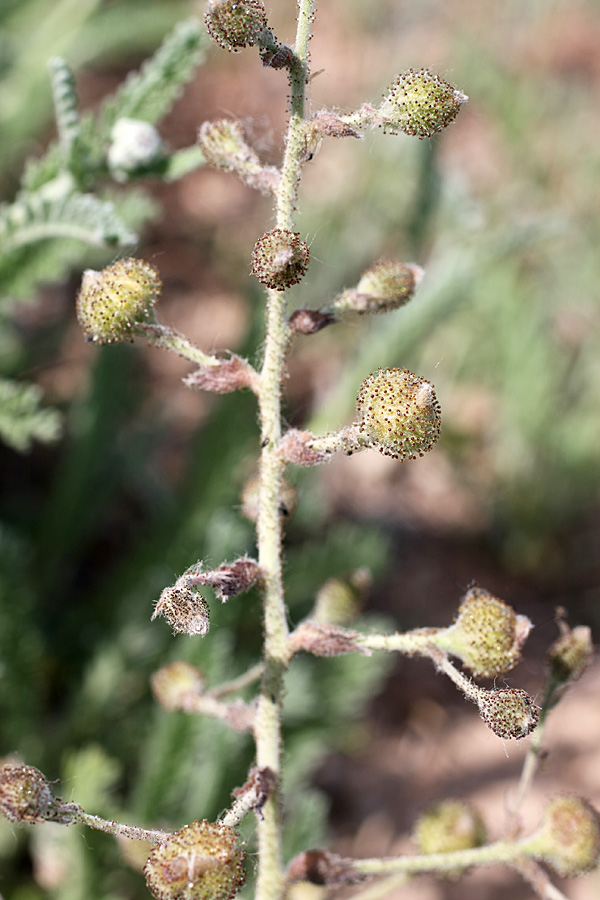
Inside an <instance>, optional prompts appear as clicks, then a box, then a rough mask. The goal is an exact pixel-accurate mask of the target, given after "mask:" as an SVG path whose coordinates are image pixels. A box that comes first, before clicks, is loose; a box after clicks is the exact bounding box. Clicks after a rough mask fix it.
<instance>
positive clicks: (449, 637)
mask: <svg viewBox="0 0 600 900" xmlns="http://www.w3.org/2000/svg"><path fill="white" fill-rule="evenodd" d="M530 630H531V622H530V621H529V619H528V618H527V616H518V615H516V613H515V611H514V609H512V607H510V606H508V604H506V603H504V602H503V601H502V600H500V599H499V598H498V597H494V596H493V594H490V593H489V592H488V591H486V590H484V589H483V588H479V587H473V588H471V589H470V590H468V591H467V593H466V594H465V596H464V598H463V601H462V603H461V605H460V607H459V610H458V616H457V617H456V621H455V622H454V625H451V626H450V628H446V629H444V630H443V631H440V632H439V634H438V635H436V640H435V643H436V645H437V646H438V647H440V648H441V649H442V650H447V651H448V653H452V654H453V656H458V658H459V659H460V660H461V661H462V662H463V664H464V665H465V666H467V668H469V669H470V670H471V671H472V672H473V674H474V675H475V676H476V677H477V678H494V677H495V676H496V675H502V674H503V673H504V672H508V671H509V670H510V669H512V668H513V666H515V665H516V664H517V663H518V661H519V659H520V657H521V647H522V646H523V644H524V642H525V639H526V638H527V635H528V634H529V631H530Z"/></svg>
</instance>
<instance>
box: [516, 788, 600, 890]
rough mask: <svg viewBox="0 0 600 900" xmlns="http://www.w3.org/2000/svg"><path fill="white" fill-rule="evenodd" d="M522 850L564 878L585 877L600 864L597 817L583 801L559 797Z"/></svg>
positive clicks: (578, 798) (598, 820)
mask: <svg viewBox="0 0 600 900" xmlns="http://www.w3.org/2000/svg"><path fill="white" fill-rule="evenodd" d="M522 847H523V849H524V850H526V852H527V855H528V856H533V857H534V858H536V859H541V860H543V862H545V863H546V864H547V865H549V866H550V867H551V868H553V869H554V871H555V872H557V874H558V875H561V876H563V877H564V878H566V877H569V876H571V875H583V874H584V873H585V872H589V871H590V870H591V869H594V868H595V867H596V866H597V865H598V862H599V861H600V819H599V817H598V813H597V812H596V810H595V809H593V807H592V806H590V804H589V803H587V801H586V800H583V799H581V798H580V797H556V798H555V799H554V800H551V801H550V803H549V804H548V805H547V807H546V809H545V810H544V817H543V820H542V824H541V825H540V827H539V829H538V830H537V831H536V832H535V834H533V835H532V836H531V837H530V838H526V839H525V840H524V841H523V842H522Z"/></svg>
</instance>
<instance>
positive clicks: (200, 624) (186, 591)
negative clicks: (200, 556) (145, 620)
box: [151, 579, 210, 636]
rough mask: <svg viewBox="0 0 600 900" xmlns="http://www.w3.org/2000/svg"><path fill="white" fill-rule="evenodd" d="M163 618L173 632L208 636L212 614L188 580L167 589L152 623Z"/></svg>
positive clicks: (162, 595)
mask: <svg viewBox="0 0 600 900" xmlns="http://www.w3.org/2000/svg"><path fill="white" fill-rule="evenodd" d="M158 616H163V617H164V618H165V619H166V620H167V622H168V623H169V625H170V626H171V627H172V629H173V631H175V632H177V633H179V634H199V635H201V636H204V635H205V634H208V629H209V627H210V612H209V609H208V603H207V602H206V600H205V599H204V597H203V596H202V594H199V593H198V591H196V590H194V589H193V587H192V585H191V584H188V583H187V582H186V580H184V579H179V580H178V581H177V582H176V583H175V584H174V585H172V586H171V587H166V588H165V589H164V590H163V592H162V594H161V595H160V597H159V600H158V603H157V604H156V606H155V608H154V612H153V613H152V617H151V621H154V619H156V618H157V617H158Z"/></svg>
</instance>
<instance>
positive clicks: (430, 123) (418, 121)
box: [377, 69, 468, 138]
mask: <svg viewBox="0 0 600 900" xmlns="http://www.w3.org/2000/svg"><path fill="white" fill-rule="evenodd" d="M467 99H468V98H467V97H466V96H465V94H463V93H461V91H457V90H456V89H455V88H453V87H452V85H450V84H448V82H447V81H444V80H443V79H442V78H440V77H439V75H434V74H433V73H432V72H429V71H428V70H427V69H421V70H420V71H419V72H415V71H413V70H412V69H410V70H409V71H408V72H405V73H404V74H402V75H399V76H398V77H397V79H396V81H395V82H394V84H393V85H392V86H391V87H390V88H389V91H388V94H387V97H386V98H385V100H384V101H383V103H382V104H381V106H380V107H379V109H378V110H377V112H378V114H379V116H381V119H382V124H383V127H384V129H385V131H387V132H389V133H391V134H398V133H399V132H400V131H403V132H404V133H405V134H410V135H415V136H416V137H418V138H425V137H431V135H432V134H435V133H436V132H437V131H442V129H444V128H445V127H446V125H449V124H450V122H452V120H453V119H455V118H456V115H457V114H458V111H459V109H460V107H461V105H462V104H463V103H465V102H466V100H467Z"/></svg>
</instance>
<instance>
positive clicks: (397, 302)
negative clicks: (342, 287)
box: [331, 261, 423, 315]
mask: <svg viewBox="0 0 600 900" xmlns="http://www.w3.org/2000/svg"><path fill="white" fill-rule="evenodd" d="M422 277H423V269H421V268H420V266H415V265H410V264H406V263H401V262H393V261H391V262H385V261H382V262H378V263H377V264H376V265H374V266H372V267H371V268H370V269H367V271H366V272H364V273H363V275H362V277H361V279H360V281H359V282H358V284H357V285H356V287H355V288H350V289H349V290H346V291H344V292H343V293H341V294H340V295H339V296H338V297H336V298H335V300H334V301H333V303H332V304H331V312H333V313H335V314H337V315H340V314H344V313H346V314H353V313H354V314H357V315H365V314H366V313H384V312H390V311H391V310H393V309H399V308H400V307H401V306H404V304H405V303H408V301H409V300H410V298H411V297H412V296H413V294H414V292H415V290H416V288H417V286H418V284H419V282H420V281H421V279H422Z"/></svg>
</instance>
